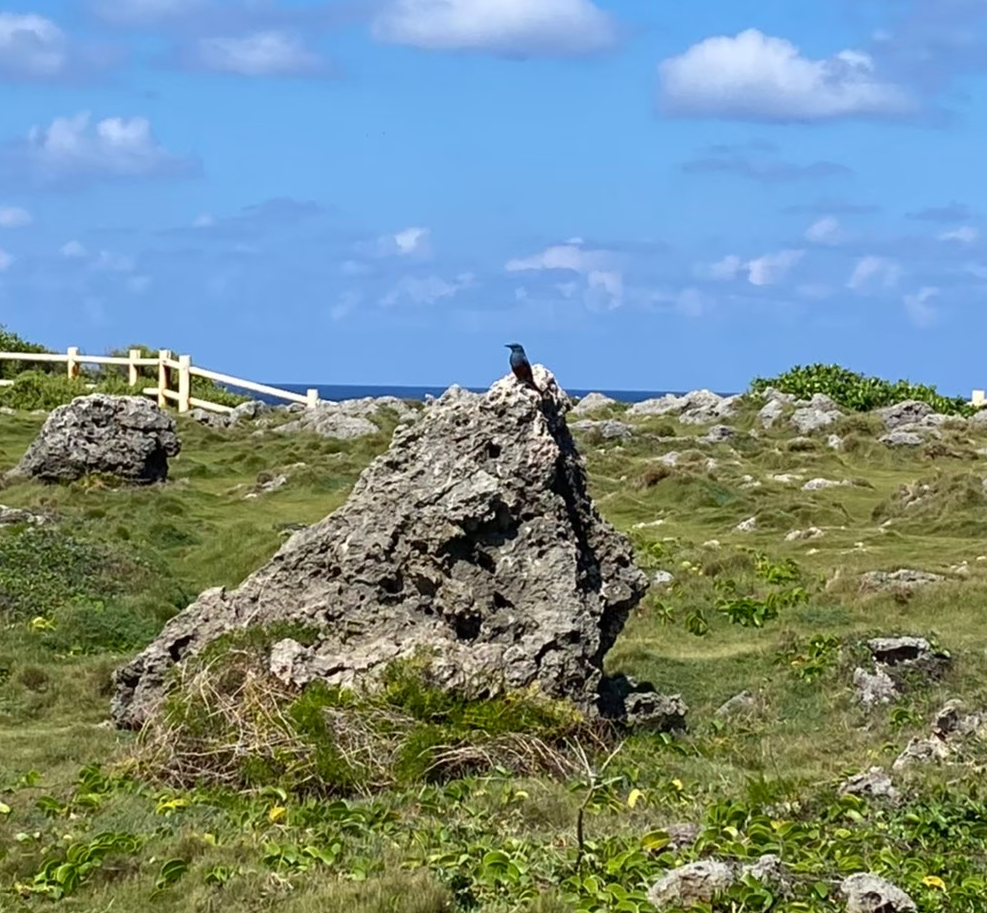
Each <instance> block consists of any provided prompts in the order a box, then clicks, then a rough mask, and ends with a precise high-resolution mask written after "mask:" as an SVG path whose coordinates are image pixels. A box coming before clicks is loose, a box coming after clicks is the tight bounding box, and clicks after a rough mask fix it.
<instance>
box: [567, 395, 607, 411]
mask: <svg viewBox="0 0 987 913" xmlns="http://www.w3.org/2000/svg"><path fill="white" fill-rule="evenodd" d="M616 405H617V400H615V399H613V398H611V397H609V396H606V395H605V394H603V393H587V394H586V395H585V396H584V397H583V398H582V399H581V400H579V402H578V403H576V405H575V406H573V407H572V414H573V415H592V414H593V413H594V412H599V411H600V410H601V409H609V408H610V407H611V406H616Z"/></svg>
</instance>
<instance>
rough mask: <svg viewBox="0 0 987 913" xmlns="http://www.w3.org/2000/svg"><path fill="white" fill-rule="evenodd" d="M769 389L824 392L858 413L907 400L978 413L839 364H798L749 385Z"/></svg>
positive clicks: (958, 401)
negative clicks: (774, 375)
mask: <svg viewBox="0 0 987 913" xmlns="http://www.w3.org/2000/svg"><path fill="white" fill-rule="evenodd" d="M767 387H774V388H775V389H777V390H780V391H781V392H783V393H790V394H792V395H793V396H796V397H798V398H799V399H809V398H810V397H811V396H812V395H813V394H814V393H824V394H826V396H828V397H830V399H832V400H833V401H834V402H835V403H838V404H839V405H840V406H843V408H845V409H851V410H853V411H855V412H868V411H870V410H871V409H879V408H881V407H882V406H891V405H894V404H895V403H900V402H901V401H902V400H906V399H914V400H919V401H920V402H923V403H928V404H929V405H930V406H932V408H933V409H935V410H936V412H941V413H943V414H944V415H964V416H968V415H972V414H973V413H974V412H976V411H977V409H976V407H975V406H971V405H970V404H969V402H967V400H966V399H964V398H963V397H961V396H943V395H942V394H941V393H939V392H938V391H937V390H936V388H935V387H934V386H929V385H927V384H913V383H911V382H910V381H907V380H898V381H895V382H893V383H892V382H891V381H887V380H883V379H881V378H879V377H868V376H866V375H864V374H859V373H857V372H856V371H851V370H849V369H848V368H842V367H840V366H839V365H824V364H814V365H805V366H803V365H796V366H795V367H794V368H791V369H789V370H788V371H785V372H784V373H782V374H779V375H777V376H776V377H755V378H754V380H752V381H751V383H750V392H752V393H762V392H763V391H764V390H765V389H766V388H767Z"/></svg>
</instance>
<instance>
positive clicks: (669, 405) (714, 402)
mask: <svg viewBox="0 0 987 913" xmlns="http://www.w3.org/2000/svg"><path fill="white" fill-rule="evenodd" d="M739 400H740V397H739V396H720V395H719V394H718V393H713V392H712V391H710V390H693V391H691V392H690V393H685V394H683V395H682V396H676V395H675V394H674V393H666V394H665V396H660V397H658V398H657V399H646V400H643V401H641V402H639V403H635V404H634V405H633V406H631V407H630V409H628V410H627V414H628V415H633V416H639V417H644V416H653V415H677V416H678V419H679V421H680V422H683V423H684V424H686V425H711V424H713V423H714V422H716V421H718V420H721V419H727V418H732V417H733V416H734V415H735V414H736V410H737V404H738V402H739Z"/></svg>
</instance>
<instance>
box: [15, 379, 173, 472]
mask: <svg viewBox="0 0 987 913" xmlns="http://www.w3.org/2000/svg"><path fill="white" fill-rule="evenodd" d="M180 450H181V442H180V441H179V439H178V435H177V433H176V432H175V421H174V419H173V418H172V417H171V416H170V415H168V414H167V413H166V412H164V411H163V410H162V409H159V408H158V406H157V405H156V404H155V403H152V402H151V401H150V400H148V399H145V398H144V397H142V396H110V395H107V394H104V393H92V394H90V395H88V396H77V397H76V398H75V399H73V400H72V402H70V403H66V404H65V405H64V406H59V407H58V408H57V409H54V410H52V412H51V414H50V415H49V416H48V418H47V419H46V421H45V423H44V425H43V426H42V428H41V431H39V432H38V436H37V437H36V438H35V439H34V441H33V442H32V443H31V445H30V447H28V449H27V452H26V453H25V454H24V456H23V457H22V458H21V461H20V463H18V464H17V466H16V467H15V468H14V469H13V470H11V472H10V473H8V477H11V478H14V477H17V476H29V477H32V478H35V479H40V480H41V481H43V482H72V481H75V480H77V479H81V478H84V477H85V476H88V475H93V474H97V473H98V474H105V475H110V476H115V477H116V478H119V479H122V480H123V481H125V482H131V483H134V484H150V483H152V482H162V481H164V480H165V479H167V477H168V459H169V457H174V456H177V455H178V453H179V451H180Z"/></svg>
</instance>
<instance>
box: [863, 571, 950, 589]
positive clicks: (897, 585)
mask: <svg viewBox="0 0 987 913" xmlns="http://www.w3.org/2000/svg"><path fill="white" fill-rule="evenodd" d="M944 579H945V578H944V577H943V576H942V575H941V574H931V573H929V572H928V571H916V570H912V569H911V568H899V569H898V570H896V571H867V572H865V573H863V574H861V575H860V584H861V586H862V587H863V588H865V589H873V590H889V589H895V590H914V589H916V588H918V587H920V586H928V585H929V584H931V583H940V582H942V581H943V580H944Z"/></svg>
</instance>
